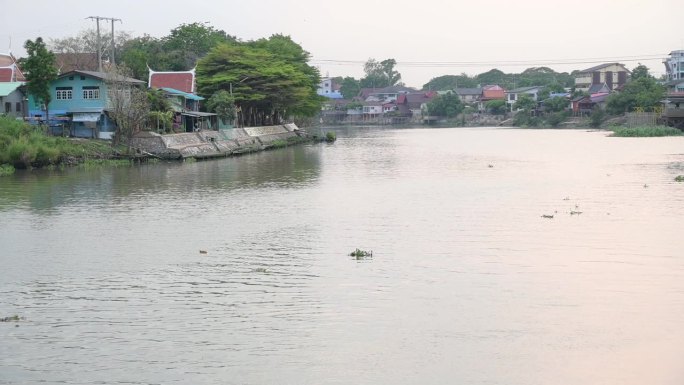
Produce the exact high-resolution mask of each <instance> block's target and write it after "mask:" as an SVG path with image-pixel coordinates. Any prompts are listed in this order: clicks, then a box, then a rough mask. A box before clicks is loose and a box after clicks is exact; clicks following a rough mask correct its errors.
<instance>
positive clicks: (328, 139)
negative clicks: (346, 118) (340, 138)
mask: <svg viewBox="0 0 684 385" xmlns="http://www.w3.org/2000/svg"><path fill="white" fill-rule="evenodd" d="M325 140H326V142H329V143H332V142H334V141H336V140H337V134H336V133H335V131H328V132H326V133H325Z"/></svg>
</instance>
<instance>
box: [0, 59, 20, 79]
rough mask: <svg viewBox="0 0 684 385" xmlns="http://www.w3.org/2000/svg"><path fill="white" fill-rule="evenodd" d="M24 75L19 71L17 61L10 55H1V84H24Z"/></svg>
mask: <svg viewBox="0 0 684 385" xmlns="http://www.w3.org/2000/svg"><path fill="white" fill-rule="evenodd" d="M23 81H26V78H25V77H24V74H23V73H22V72H21V69H19V65H18V64H17V60H16V59H15V58H14V56H13V55H12V54H11V53H10V54H5V53H0V82H2V83H6V82H23Z"/></svg>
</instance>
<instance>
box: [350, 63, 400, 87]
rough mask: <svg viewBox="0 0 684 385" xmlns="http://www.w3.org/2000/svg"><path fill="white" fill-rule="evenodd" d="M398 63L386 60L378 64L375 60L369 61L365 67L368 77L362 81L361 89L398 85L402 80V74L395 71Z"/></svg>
mask: <svg viewBox="0 0 684 385" xmlns="http://www.w3.org/2000/svg"><path fill="white" fill-rule="evenodd" d="M396 65H397V61H396V60H394V59H385V60H383V61H381V62H378V61H377V60H375V59H368V61H367V62H366V64H364V66H363V70H364V72H365V73H366V76H365V77H363V78H362V79H361V80H360V84H361V87H365V88H371V87H372V88H383V87H391V86H394V85H397V84H398V83H399V81H400V80H401V74H400V73H399V72H398V71H396V70H395V69H394V67H395V66H396Z"/></svg>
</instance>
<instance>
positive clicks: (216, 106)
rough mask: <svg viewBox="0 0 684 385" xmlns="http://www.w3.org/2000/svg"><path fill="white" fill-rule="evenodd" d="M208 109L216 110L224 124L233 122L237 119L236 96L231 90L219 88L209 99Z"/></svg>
mask: <svg viewBox="0 0 684 385" xmlns="http://www.w3.org/2000/svg"><path fill="white" fill-rule="evenodd" d="M207 109H208V110H209V111H213V112H215V113H216V114H217V115H218V117H219V118H220V119H221V121H222V122H223V124H233V121H234V120H235V98H233V95H231V94H230V91H226V90H219V91H217V92H216V93H214V94H213V95H211V97H210V98H209V100H207Z"/></svg>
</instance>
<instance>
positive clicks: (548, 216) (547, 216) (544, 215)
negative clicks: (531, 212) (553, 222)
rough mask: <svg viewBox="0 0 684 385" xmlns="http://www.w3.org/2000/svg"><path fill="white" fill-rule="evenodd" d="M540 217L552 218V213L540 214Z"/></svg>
mask: <svg viewBox="0 0 684 385" xmlns="http://www.w3.org/2000/svg"><path fill="white" fill-rule="evenodd" d="M542 218H548V219H553V214H551V215H548V214H542Z"/></svg>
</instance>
